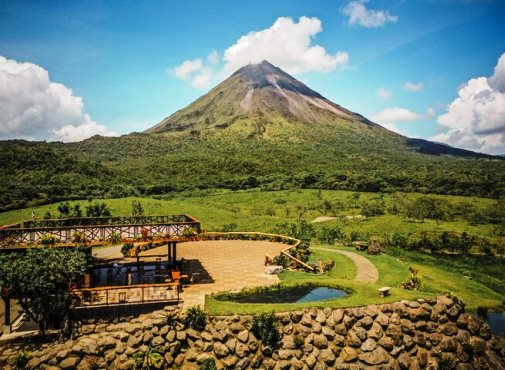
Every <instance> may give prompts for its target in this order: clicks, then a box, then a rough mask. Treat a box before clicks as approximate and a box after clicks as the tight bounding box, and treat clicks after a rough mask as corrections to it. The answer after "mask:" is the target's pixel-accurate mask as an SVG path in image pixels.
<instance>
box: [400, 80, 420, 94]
mask: <svg viewBox="0 0 505 370" xmlns="http://www.w3.org/2000/svg"><path fill="white" fill-rule="evenodd" d="M422 89H424V83H422V82H418V83H413V82H410V81H406V82H404V83H403V90H406V91H412V92H418V91H421V90H422Z"/></svg>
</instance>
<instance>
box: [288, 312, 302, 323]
mask: <svg viewBox="0 0 505 370" xmlns="http://www.w3.org/2000/svg"><path fill="white" fill-rule="evenodd" d="M302 317H303V312H302V311H293V312H291V320H292V321H293V322H294V323H295V324H297V323H299V322H300V320H301V319H302Z"/></svg>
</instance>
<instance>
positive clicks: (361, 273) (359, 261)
mask: <svg viewBox="0 0 505 370" xmlns="http://www.w3.org/2000/svg"><path fill="white" fill-rule="evenodd" d="M312 249H314V250H318V251H325V252H336V253H340V254H343V255H344V256H346V257H349V258H350V259H351V260H352V262H354V264H355V265H356V268H357V269H358V272H357V274H356V277H355V278H354V280H357V281H363V282H365V283H376V282H377V281H378V280H379V270H377V267H375V265H374V264H373V263H372V262H370V260H369V259H368V258H365V257H363V256H360V255H359V254H357V253H354V252H349V251H343V250H339V249H331V248H320V247H314V248H312Z"/></svg>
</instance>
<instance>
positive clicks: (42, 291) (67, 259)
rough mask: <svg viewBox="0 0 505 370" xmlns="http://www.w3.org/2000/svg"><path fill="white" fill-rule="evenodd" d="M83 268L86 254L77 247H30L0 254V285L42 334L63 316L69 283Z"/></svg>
mask: <svg viewBox="0 0 505 370" xmlns="http://www.w3.org/2000/svg"><path fill="white" fill-rule="evenodd" d="M85 270H86V255H85V253H84V252H83V251H81V250H79V249H72V250H69V249H53V248H31V249H28V251H27V252H26V253H25V254H2V255H0V286H1V287H2V288H5V289H6V290H7V291H8V295H9V296H10V297H13V298H15V299H16V300H17V302H18V304H19V306H20V307H21V308H22V309H23V310H24V311H25V312H26V314H27V315H28V316H29V317H30V318H31V319H32V320H33V321H35V322H36V323H38V324H39V330H40V332H41V333H42V334H44V333H45V331H46V329H47V328H49V327H50V326H55V327H56V326H58V325H59V324H61V322H62V321H63V319H64V318H65V317H66V315H67V313H68V310H69V308H70V304H71V302H72V296H71V294H70V292H69V286H70V285H71V284H73V283H75V282H76V281H77V279H78V278H79V277H80V276H82V275H83V274H84V272H85Z"/></svg>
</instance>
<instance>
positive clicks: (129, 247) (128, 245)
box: [121, 243, 134, 257]
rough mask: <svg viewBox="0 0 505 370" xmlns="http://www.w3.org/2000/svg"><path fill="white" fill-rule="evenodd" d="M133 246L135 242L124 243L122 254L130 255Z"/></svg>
mask: <svg viewBox="0 0 505 370" xmlns="http://www.w3.org/2000/svg"><path fill="white" fill-rule="evenodd" d="M133 247H134V245H133V243H125V244H123V246H122V247H121V254H122V255H123V256H124V257H128V256H129V253H130V250H132V249H133Z"/></svg>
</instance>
